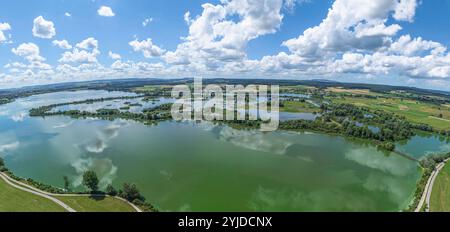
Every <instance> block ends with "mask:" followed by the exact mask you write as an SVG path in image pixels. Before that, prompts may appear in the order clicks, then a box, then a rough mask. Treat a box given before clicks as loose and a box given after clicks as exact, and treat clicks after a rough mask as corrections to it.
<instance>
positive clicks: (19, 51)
mask: <svg viewBox="0 0 450 232" xmlns="http://www.w3.org/2000/svg"><path fill="white" fill-rule="evenodd" d="M11 51H12V52H13V53H14V54H16V55H18V56H21V57H24V58H25V59H26V60H27V61H29V62H37V61H45V59H44V58H43V57H42V56H40V50H39V47H38V46H37V45H36V44H34V43H23V44H21V45H19V46H18V47H17V48H13V49H12V50H11Z"/></svg>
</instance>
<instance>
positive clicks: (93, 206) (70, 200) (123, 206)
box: [56, 196, 136, 212]
mask: <svg viewBox="0 0 450 232" xmlns="http://www.w3.org/2000/svg"><path fill="white" fill-rule="evenodd" d="M56 198H58V199H59V200H61V201H63V202H64V203H66V204H67V205H69V206H70V207H72V208H73V209H74V210H76V211H77V212H136V211H135V210H134V209H133V207H131V206H130V205H129V204H128V203H126V202H123V201H121V200H119V199H116V198H113V197H102V198H91V197H88V196H80V197H72V196H67V197H62V196H58V197H56Z"/></svg>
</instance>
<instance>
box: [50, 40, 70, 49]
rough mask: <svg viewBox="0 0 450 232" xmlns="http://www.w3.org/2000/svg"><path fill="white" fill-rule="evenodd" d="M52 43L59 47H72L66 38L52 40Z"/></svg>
mask: <svg viewBox="0 0 450 232" xmlns="http://www.w3.org/2000/svg"><path fill="white" fill-rule="evenodd" d="M52 44H53V45H54V46H57V47H59V48H61V49H72V45H70V44H69V42H67V40H53V42H52Z"/></svg>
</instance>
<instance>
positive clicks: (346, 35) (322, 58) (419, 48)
mask: <svg viewBox="0 0 450 232" xmlns="http://www.w3.org/2000/svg"><path fill="white" fill-rule="evenodd" d="M416 7H417V1H416V0H400V1H399V0H378V1H371V0H336V1H335V2H334V3H333V6H332V7H331V8H330V10H329V12H328V15H327V17H326V18H325V19H324V20H323V21H322V23H320V24H319V25H318V26H315V27H311V28H308V29H307V30H305V31H304V32H303V33H302V34H301V35H300V36H299V37H297V38H293V39H290V40H287V41H285V42H283V45H284V46H286V47H287V48H288V49H289V53H285V52H281V53H279V54H278V55H275V56H266V57H264V58H263V59H262V60H261V61H260V62H259V65H260V67H261V69H262V70H264V71H266V72H269V73H281V74H287V75H295V74H297V75H298V74H304V75H329V74H336V73H362V74H374V75H377V74H382V75H394V76H395V75H401V76H406V77H413V78H432V79H433V78H446V79H450V55H449V53H448V50H447V48H446V47H445V46H443V45H442V44H440V43H437V42H433V41H427V40H424V39H422V38H420V37H419V38H411V36H410V35H403V36H400V37H398V34H399V32H400V31H401V29H402V28H401V26H399V25H398V24H397V23H396V22H390V23H388V19H389V18H390V17H391V16H392V18H394V19H395V20H397V21H407V22H412V21H413V19H414V15H415V9H416ZM397 37H398V39H397Z"/></svg>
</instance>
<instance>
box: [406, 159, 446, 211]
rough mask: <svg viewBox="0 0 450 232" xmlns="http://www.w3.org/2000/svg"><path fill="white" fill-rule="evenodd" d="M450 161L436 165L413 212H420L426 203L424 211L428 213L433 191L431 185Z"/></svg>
mask: <svg viewBox="0 0 450 232" xmlns="http://www.w3.org/2000/svg"><path fill="white" fill-rule="evenodd" d="M449 160H450V159H446V160H445V161H444V162H442V163H440V164H438V165H437V167H436V170H434V171H433V172H432V173H431V175H430V178H429V179H428V182H427V185H425V190H424V191H423V194H422V197H421V198H420V201H419V204H418V205H417V208H416V210H414V212H420V209H422V207H423V204H424V203H425V202H426V207H425V211H426V212H429V211H430V199H431V192H432V191H433V185H434V181H435V180H436V177H437V176H438V175H439V172H440V171H441V170H442V168H443V167H444V166H445V164H446V163H447V161H449Z"/></svg>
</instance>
